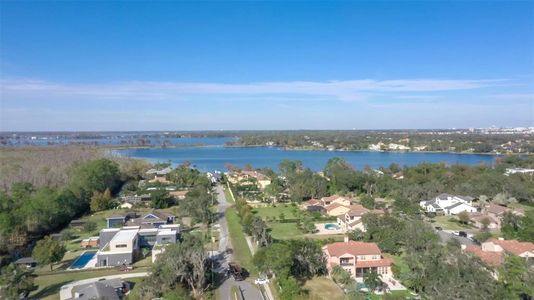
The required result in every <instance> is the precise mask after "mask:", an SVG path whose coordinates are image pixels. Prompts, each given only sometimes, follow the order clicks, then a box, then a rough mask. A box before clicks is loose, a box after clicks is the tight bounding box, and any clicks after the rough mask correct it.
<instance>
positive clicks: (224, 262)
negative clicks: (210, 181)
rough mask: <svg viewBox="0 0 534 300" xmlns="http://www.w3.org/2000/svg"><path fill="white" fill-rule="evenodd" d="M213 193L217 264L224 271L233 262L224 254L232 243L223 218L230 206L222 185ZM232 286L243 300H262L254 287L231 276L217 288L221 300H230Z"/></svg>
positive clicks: (228, 255)
mask: <svg viewBox="0 0 534 300" xmlns="http://www.w3.org/2000/svg"><path fill="white" fill-rule="evenodd" d="M215 191H216V192H217V201H218V202H219V203H218V204H217V212H218V213H219V219H218V221H217V223H218V224H219V235H220V236H219V253H221V255H219V256H218V260H219V264H220V265H221V266H224V268H225V269H226V268H227V267H228V263H229V262H230V261H232V260H233V256H232V254H226V249H228V248H232V243H231V241H230V237H229V234H228V223H227V222H226V218H225V217H224V211H225V210H226V209H227V208H228V207H230V206H231V204H230V203H228V202H227V201H226V196H225V195H224V189H223V187H222V185H220V184H219V185H217V187H216V189H215ZM223 253H224V254H223ZM232 286H237V287H238V288H239V290H240V291H241V295H242V296H243V299H245V300H249V299H250V300H263V297H262V295H261V292H260V290H259V289H258V288H257V286H256V285H254V284H252V283H250V282H247V281H235V280H234V278H232V277H231V276H230V277H228V278H226V279H225V280H224V282H223V283H222V284H221V286H220V287H219V295H220V299H221V300H230V299H232V297H231V295H230V293H231V289H232Z"/></svg>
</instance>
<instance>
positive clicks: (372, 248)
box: [323, 241, 382, 257]
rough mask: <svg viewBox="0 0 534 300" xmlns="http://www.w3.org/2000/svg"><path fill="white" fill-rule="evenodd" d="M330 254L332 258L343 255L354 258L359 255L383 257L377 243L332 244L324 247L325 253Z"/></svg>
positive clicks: (349, 242) (352, 242)
mask: <svg viewBox="0 0 534 300" xmlns="http://www.w3.org/2000/svg"><path fill="white" fill-rule="evenodd" d="M325 251H326V252H328V254H329V255H330V256H338V257H339V256H341V255H343V254H347V253H348V254H351V255H354V256H357V255H372V254H375V255H381V253H382V252H381V251H380V248H378V246H377V245H376V244H375V243H365V242H356V241H348V242H339V243H332V244H327V245H325V246H323V252H325Z"/></svg>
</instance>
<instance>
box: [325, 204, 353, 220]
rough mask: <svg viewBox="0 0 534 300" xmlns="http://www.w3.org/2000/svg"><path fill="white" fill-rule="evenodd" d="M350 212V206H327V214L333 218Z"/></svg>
mask: <svg viewBox="0 0 534 300" xmlns="http://www.w3.org/2000/svg"><path fill="white" fill-rule="evenodd" d="M349 210H350V208H349V206H347V205H343V204H340V203H332V204H329V205H327V206H325V212H326V214H327V215H329V216H332V217H337V216H339V215H343V214H345V213H346V212H347V211H349Z"/></svg>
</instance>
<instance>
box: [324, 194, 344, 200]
mask: <svg viewBox="0 0 534 300" xmlns="http://www.w3.org/2000/svg"><path fill="white" fill-rule="evenodd" d="M338 198H342V197H341V196H338V195H332V196H328V197H323V198H321V200H323V201H334V200H336V199H338Z"/></svg>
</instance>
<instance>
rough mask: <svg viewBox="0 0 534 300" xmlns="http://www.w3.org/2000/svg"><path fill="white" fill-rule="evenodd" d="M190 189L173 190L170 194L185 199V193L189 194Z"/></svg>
mask: <svg viewBox="0 0 534 300" xmlns="http://www.w3.org/2000/svg"><path fill="white" fill-rule="evenodd" d="M187 192H188V191H172V192H169V195H170V196H171V197H173V198H175V199H178V200H183V199H185V195H187Z"/></svg>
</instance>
